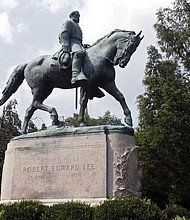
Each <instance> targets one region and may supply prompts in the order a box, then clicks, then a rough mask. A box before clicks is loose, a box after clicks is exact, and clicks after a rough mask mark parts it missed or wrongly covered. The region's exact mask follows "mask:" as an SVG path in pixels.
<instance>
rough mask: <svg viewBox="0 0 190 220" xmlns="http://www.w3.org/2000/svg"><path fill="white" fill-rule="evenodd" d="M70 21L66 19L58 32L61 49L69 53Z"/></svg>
mask: <svg viewBox="0 0 190 220" xmlns="http://www.w3.org/2000/svg"><path fill="white" fill-rule="evenodd" d="M70 26H71V25H70V21H66V22H65V23H64V24H63V25H62V29H61V32H60V34H59V43H60V44H61V45H62V48H63V51H64V52H67V53H69V52H70V42H69V39H70V31H71V30H70V29H71V27H70Z"/></svg>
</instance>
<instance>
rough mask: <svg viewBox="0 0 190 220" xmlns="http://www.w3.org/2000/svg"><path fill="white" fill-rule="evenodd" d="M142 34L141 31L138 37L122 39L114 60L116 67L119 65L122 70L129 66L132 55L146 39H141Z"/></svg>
mask: <svg viewBox="0 0 190 220" xmlns="http://www.w3.org/2000/svg"><path fill="white" fill-rule="evenodd" d="M141 32H142V31H140V32H139V33H138V34H137V35H136V34H134V35H132V36H131V37H130V38H129V39H121V40H120V41H119V43H118V45H117V52H116V55H115V57H114V60H113V64H114V65H118V64H119V66H120V67H121V68H124V67H125V66H126V65H127V64H128V62H129V60H130V58H131V55H132V54H133V53H134V52H135V51H136V49H137V47H138V46H139V44H140V42H141V40H142V39H143V37H144V36H142V37H140V35H141Z"/></svg>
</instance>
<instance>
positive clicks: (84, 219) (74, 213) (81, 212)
mask: <svg viewBox="0 0 190 220" xmlns="http://www.w3.org/2000/svg"><path fill="white" fill-rule="evenodd" d="M92 213H93V209H92V207H90V205H88V204H85V203H81V202H79V201H78V202H77V201H76V202H74V201H72V202H66V203H63V204H55V205H53V206H50V207H49V218H48V219H49V220H63V219H64V220H91V219H92Z"/></svg>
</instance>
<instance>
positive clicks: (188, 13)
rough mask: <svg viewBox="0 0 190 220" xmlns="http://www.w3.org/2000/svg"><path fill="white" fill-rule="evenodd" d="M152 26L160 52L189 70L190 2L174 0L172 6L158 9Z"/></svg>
mask: <svg viewBox="0 0 190 220" xmlns="http://www.w3.org/2000/svg"><path fill="white" fill-rule="evenodd" d="M154 27H155V29H156V33H157V38H158V43H159V46H160V48H161V50H162V52H165V53H166V55H167V57H168V58H172V59H175V60H177V62H178V63H181V64H182V66H183V67H184V68H185V69H187V70H188V71H189V70H190V62H189V57H190V40H189V36H190V3H189V2H188V1H187V0H176V1H175V2H174V3H173V7H170V8H164V9H159V10H158V12H157V23H156V24H155V25H154Z"/></svg>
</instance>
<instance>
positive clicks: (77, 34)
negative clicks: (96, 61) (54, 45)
mask: <svg viewBox="0 0 190 220" xmlns="http://www.w3.org/2000/svg"><path fill="white" fill-rule="evenodd" d="M69 18H70V19H69V20H67V21H66V22H65V23H63V24H62V28H61V32H60V34H59V43H60V44H61V45H62V50H63V52H65V53H70V52H71V55H72V79H71V83H72V84H74V83H75V82H76V81H84V80H85V81H86V80H87V78H86V76H85V75H84V74H83V72H82V71H81V65H82V59H83V56H84V53H85V52H84V48H83V46H82V30H81V28H80V26H79V25H78V23H79V18H80V14H79V12H78V11H73V12H72V13H71V14H70V15H69Z"/></svg>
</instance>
